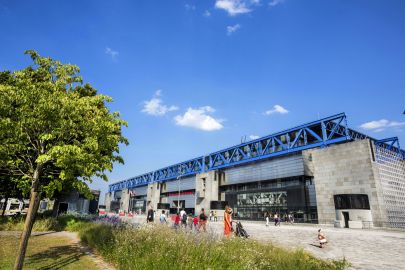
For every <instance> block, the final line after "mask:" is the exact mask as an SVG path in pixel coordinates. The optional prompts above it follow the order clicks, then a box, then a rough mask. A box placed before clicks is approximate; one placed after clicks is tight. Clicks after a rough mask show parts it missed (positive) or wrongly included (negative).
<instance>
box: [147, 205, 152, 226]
mask: <svg viewBox="0 0 405 270" xmlns="http://www.w3.org/2000/svg"><path fill="white" fill-rule="evenodd" d="M153 217H154V213H153V208H152V207H151V208H149V210H148V214H147V215H146V222H147V223H149V222H153Z"/></svg>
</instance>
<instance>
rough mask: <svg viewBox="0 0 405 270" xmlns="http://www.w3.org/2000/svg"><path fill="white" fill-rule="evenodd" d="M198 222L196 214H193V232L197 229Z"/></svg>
mask: <svg viewBox="0 0 405 270" xmlns="http://www.w3.org/2000/svg"><path fill="white" fill-rule="evenodd" d="M198 223H199V221H198V216H197V215H194V218H193V230H194V232H197V231H198Z"/></svg>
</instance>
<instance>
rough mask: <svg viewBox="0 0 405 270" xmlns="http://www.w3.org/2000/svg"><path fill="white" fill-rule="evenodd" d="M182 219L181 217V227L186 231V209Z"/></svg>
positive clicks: (181, 214)
mask: <svg viewBox="0 0 405 270" xmlns="http://www.w3.org/2000/svg"><path fill="white" fill-rule="evenodd" d="M180 217H181V226H182V227H184V229H186V228H187V213H186V211H185V210H184V209H183V210H181V212H180Z"/></svg>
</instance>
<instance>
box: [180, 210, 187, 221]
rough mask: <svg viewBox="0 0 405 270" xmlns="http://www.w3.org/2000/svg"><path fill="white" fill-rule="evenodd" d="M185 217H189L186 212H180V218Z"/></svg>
mask: <svg viewBox="0 0 405 270" xmlns="http://www.w3.org/2000/svg"><path fill="white" fill-rule="evenodd" d="M183 215H187V213H186V211H184V210H181V211H180V218H181V219H183Z"/></svg>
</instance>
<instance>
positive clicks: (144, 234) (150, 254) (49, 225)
mask: <svg viewBox="0 0 405 270" xmlns="http://www.w3.org/2000/svg"><path fill="white" fill-rule="evenodd" d="M22 226H23V220H22V219H20V220H18V219H16V220H8V221H4V220H0V230H5V229H8V230H21V229H22ZM51 230H56V231H59V230H67V231H76V232H79V235H80V238H81V240H82V241H83V242H84V243H86V244H87V245H88V246H90V247H91V248H93V249H95V250H96V251H97V252H98V253H99V254H100V255H102V257H103V258H104V259H106V260H107V261H109V262H110V263H112V264H113V265H115V266H116V267H117V269H123V270H126V269H134V267H135V266H136V269H168V268H170V269H212V270H214V269H238V270H239V269H249V270H250V269H278V270H283V269H298V270H300V269H302V270H318V269H319V270H321V269H322V270H329V269H330V270H339V269H346V268H347V267H348V266H349V264H348V262H347V261H345V260H333V261H332V260H328V261H327V260H321V259H318V258H316V257H314V256H312V255H310V254H309V253H307V252H305V251H303V250H286V249H283V248H280V247H276V246H274V245H272V244H271V243H262V242H257V241H254V240H250V239H248V240H246V239H240V238H230V239H214V237H212V236H211V235H210V234H197V235H195V234H192V233H185V232H182V231H180V232H175V231H174V230H173V229H171V228H168V227H167V226H144V227H141V228H137V229H134V228H126V227H114V226H109V225H105V224H98V223H92V222H89V221H82V220H80V219H79V218H77V217H74V216H61V217H59V218H58V219H54V218H38V219H37V221H36V222H35V225H34V231H51ZM37 239H39V238H38V237H31V240H30V241H31V242H30V243H29V245H28V247H29V250H30V248H31V249H35V251H36V254H32V252H33V251H32V250H31V255H29V256H27V257H26V267H25V268H24V269H30V268H28V267H32V268H31V269H37V268H40V267H42V266H41V265H40V263H41V262H44V264H48V263H51V261H50V260H53V259H51V258H53V257H58V256H59V257H60V260H62V261H66V260H69V259H74V258H76V256H78V255H77V254H76V253H75V252H74V251H73V250H72V249H70V248H66V254H65V253H64V248H63V247H60V246H58V245H57V246H55V247H54V246H43V244H42V242H41V243H39V242H38V241H37ZM0 240H1V241H3V239H1V238H0ZM8 241H9V240H8ZM47 241H49V240H47ZM14 242H15V243H14V244H15V245H17V242H18V241H17V238H14ZM53 244H56V243H53ZM62 246H63V245H62ZM38 247H40V249H41V250H42V251H41V252H38ZM2 252H3V253H4V252H6V251H5V250H2ZM14 252H15V250H14ZM41 253H44V254H48V255H47V256H42V255H41ZM28 254H30V253H28ZM54 254H59V255H54ZM80 254H81V253H79V255H80ZM12 255H13V253H7V254H6V253H4V256H3V255H2V253H0V258H2V257H7V256H8V257H9V256H12ZM48 257H49V258H48ZM79 258H81V257H79ZM7 260H9V259H8V258H7V259H0V266H3V264H4V265H8V266H9V265H12V263H13V260H14V259H11V261H8V264H7V262H6V261H7ZM10 263H11V264H10ZM38 263H39V264H38ZM36 264H38V265H36ZM69 267H70V265H69ZM62 268H63V269H70V268H64V267H62ZM82 268H88V269H92V268H90V267H87V266H86V267H82ZM82 268H80V267H77V268H72V269H82ZM4 269H8V268H4ZM46 269H54V268H46ZM58 269H59V268H58Z"/></svg>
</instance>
